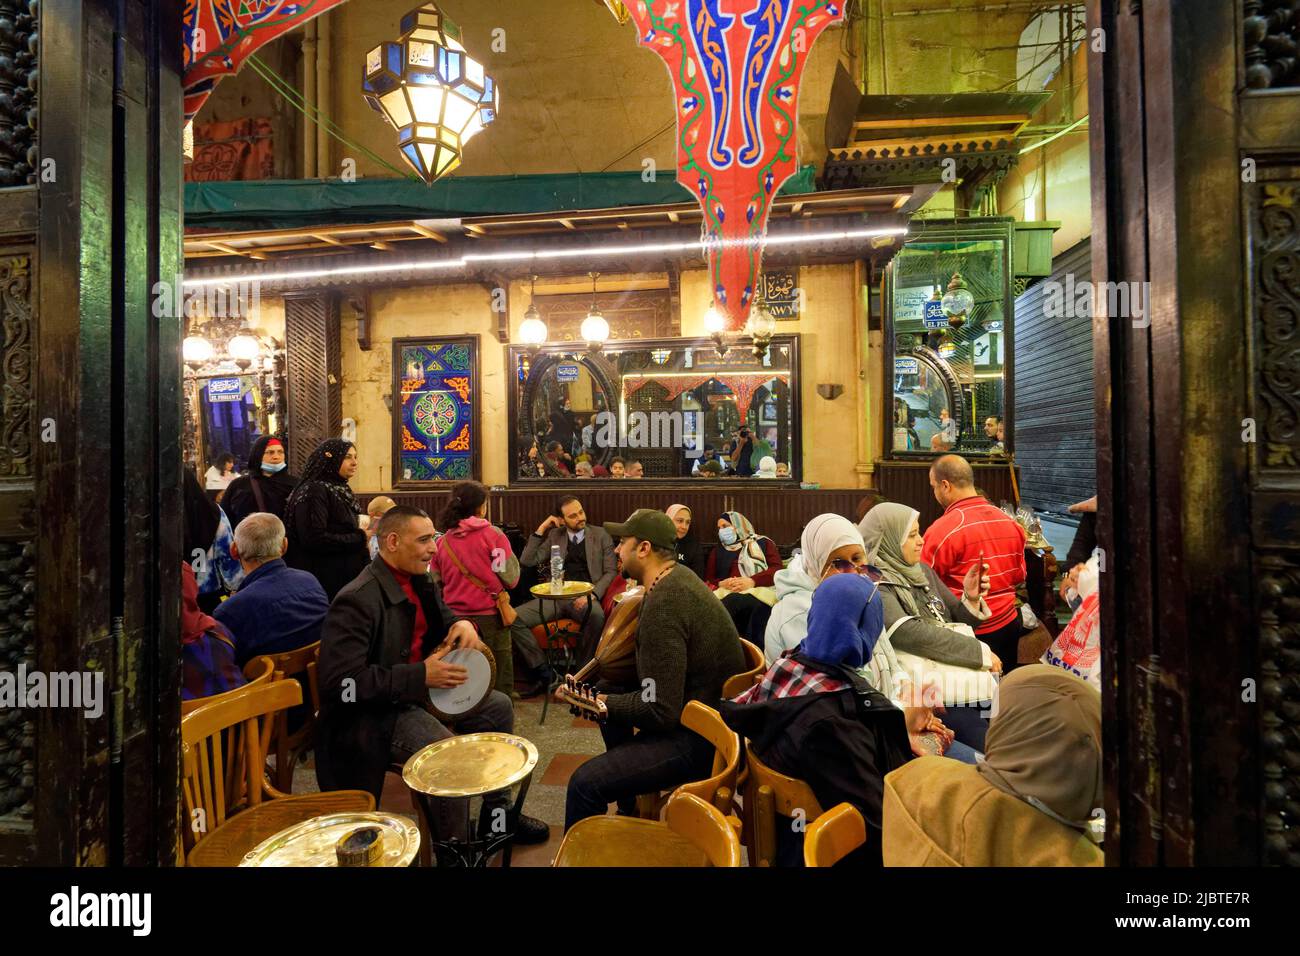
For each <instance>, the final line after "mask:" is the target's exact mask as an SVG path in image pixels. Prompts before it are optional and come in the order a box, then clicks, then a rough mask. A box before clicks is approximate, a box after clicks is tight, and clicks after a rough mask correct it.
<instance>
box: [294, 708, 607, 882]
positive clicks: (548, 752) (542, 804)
mask: <svg viewBox="0 0 1300 956" xmlns="http://www.w3.org/2000/svg"><path fill="white" fill-rule="evenodd" d="M541 715H542V700H541V698H540V697H535V698H531V699H529V700H525V701H516V702H515V733H516V734H518V735H519V736H520V737H523V738H525V739H527V740H529V741H531V742H532V743H533V745H534V746H535V747H537V767H536V769H535V770H534V771H533V777H532V783H531V784H530V786H529V789H528V797H527V799H526V800H525V801H524V812H525V813H527V814H528V815H529V816H533V817H536V818H537V819H539V820H541V821H543V822H544V823H547V824H549V825H550V828H551V838H550V839H549V840H548V841H547V842H546V843H543V844H537V845H534V846H519V847H516V848H515V851H514V855H513V857H512V859H511V866H550V865H551V860H552V859H554V857H555V852H556V850H558V849H559V846H560V840H561V838H562V837H563V835H564V798H565V792H566V790H567V787H568V783H569V777H570V776H571V775H572V774H573V772H574V771H575V770H576V769H577V768H578V767H580V766H582V764H583V763H585V762H586V761H587V760H589V759H591V757H592V756H594V755H596V754H599V753H604V751H605V745H604V742H603V741H602V740H601V739H600V731H599V730H598V729H597V727H596V724H594V723H593V722H592V721H590V720H584V719H582V718H578V717H574V716H573V715H571V714H570V713H569V711H568V709H567V708H565V707H559V706H556V705H554V704H552V705H551V706H550V708H548V710H547V713H546V723H544V724H540V723H538V721H539V720H540V718H541ZM314 766H315V765H314V763H313V762H312V761H311V758H310V757H308V760H307V762H305V763H303V764H300V765H299V766H298V767H297V768H296V770H295V771H294V786H293V790H294V793H311V792H314V791H315V790H317V786H316V771H315V769H314ZM379 806H380V809H382V810H385V811H387V812H389V813H400V814H404V815H407V816H410V817H412V818H414V816H415V810H414V808H413V806H412V804H411V795H410V792H409V791H408V790H407V788H406V784H404V783H403V782H402V778H401V777H400V776H398V775H397V774H391V773H390V774H388V776H387V777H385V779H384V790H383V793H382V794H381V799H380V802H379ZM494 865H500V857H499V856H498V857H497V858H496V859H495V860H494Z"/></svg>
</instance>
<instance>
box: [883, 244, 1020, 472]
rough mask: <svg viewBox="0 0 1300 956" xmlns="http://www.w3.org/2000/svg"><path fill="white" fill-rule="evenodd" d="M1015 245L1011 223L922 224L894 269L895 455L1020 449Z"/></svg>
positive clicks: (891, 446) (889, 409) (891, 425)
mask: <svg viewBox="0 0 1300 956" xmlns="http://www.w3.org/2000/svg"><path fill="white" fill-rule="evenodd" d="M1013 247H1014V224H1013V221H1012V220H1010V219H971V220H957V221H952V220H949V221H944V222H923V223H914V224H913V226H912V232H911V236H910V238H909V239H908V241H907V243H906V245H904V247H903V249H902V251H900V252H899V254H898V255H897V256H896V257H895V259H894V260H893V262H891V263H890V265H889V268H888V270H887V272H886V283H885V302H886V306H887V326H886V329H887V333H886V342H887V345H888V347H889V348H890V354H889V356H888V364H887V366H886V368H887V373H886V377H887V382H888V388H887V394H888V395H889V401H888V403H887V405H886V414H887V415H888V420H887V422H886V430H885V435H886V444H887V448H888V454H889V456H890V457H908V456H913V455H916V456H929V455H935V454H941V453H943V452H948V451H955V452H958V453H960V454H963V455H976V456H980V455H996V454H1000V453H1003V452H1006V451H1009V450H1010V449H1011V442H1010V438H1009V436H1010V434H1011V428H1010V422H1009V420H1008V411H1009V409H1010V408H1011V395H1012V388H1013V382H1012V375H1011V368H1012V327H1011V326H1012V316H1013V309H1012V292H1011V290H1012V283H1011V278H1012V276H1011V270H1012V261H1011V256H1012V252H1013ZM954 277H955V278H954Z"/></svg>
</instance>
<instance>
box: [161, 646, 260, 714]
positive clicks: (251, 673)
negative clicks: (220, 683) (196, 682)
mask: <svg viewBox="0 0 1300 956" xmlns="http://www.w3.org/2000/svg"><path fill="white" fill-rule="evenodd" d="M265 660H266V658H262V657H254V658H253V659H252V660H251V661H249V662H248V663H247V664H245V665H244V679H245V680H246V681H247V683H245V684H244V686H243V687H236V688H235V689H234V690H228V691H226V692H225V693H224V694H213V695H212V696H211V697H195V698H194V699H193V700H183V701H181V716H182V717H184V716H186V715H187V714H192V713H194V711H196V710H198V709H199V708H200V707H203V706H206V705H207V704H211V703H213V702H214V701H218V700H225V699H227V698H229V697H231V696H232V695H234V694H238V693H239V692H240V691H242V690H246V689H247V688H248V687H250V686H251V685H253V684H265V683H269V682H270V680H271V674H272V672H273V671H274V670H275V668H274V667H268V666H267V665H266V664H265V663H261V664H257V666H256V667H254V666H253V665H254V663H256V662H258V661H265Z"/></svg>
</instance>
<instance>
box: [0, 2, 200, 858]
mask: <svg viewBox="0 0 1300 956" xmlns="http://www.w3.org/2000/svg"><path fill="white" fill-rule="evenodd" d="M35 6H36V5H35V4H32V5H30V6H29V4H27V3H13V2H5V3H0V54H3V57H4V58H5V59H6V60H8V62H9V63H10V64H11V68H9V69H6V70H5V71H3V75H2V76H0V88H3V92H4V94H5V95H4V96H3V97H0V186H7V187H9V188H3V189H0V213H2V214H0V231H2V232H3V235H0V315H2V316H3V330H4V350H3V363H0V375H2V376H3V386H4V387H3V406H4V412H3V422H4V427H3V432H2V433H0V670H4V671H10V672H13V671H16V670H17V669H18V667H19V666H22V667H24V668H26V669H27V670H28V671H29V672H31V671H41V672H43V673H44V674H45V675H46V676H47V678H49V677H51V676H52V675H55V674H68V675H72V676H74V677H75V678H76V681H77V683H78V684H80V685H81V686H80V689H82V690H89V691H90V697H94V696H95V694H94V690H95V685H96V683H97V682H100V683H99V688H100V689H101V690H102V694H101V695H99V696H98V699H97V700H94V701H93V704H92V700H91V699H89V698H83V699H82V700H81V704H82V706H80V707H73V706H67V704H68V703H69V701H68V700H59V701H49V700H47V702H46V703H47V704H49V703H59V704H62V705H63V706H31V705H29V706H27V707H26V708H25V709H18V708H8V709H3V710H0V863H6V864H13V863H40V864H46V865H64V866H66V865H72V864H135V865H142V864H157V863H160V862H164V863H165V862H170V861H171V859H172V856H173V849H174V847H175V845H176V815H177V787H176V780H177V774H178V770H179V764H178V758H179V739H178V738H179V703H178V701H179V696H180V690H179V667H178V662H179V645H180V639H179V623H178V619H179V602H180V598H179V591H180V575H179V568H180V560H181V559H180V550H181V549H180V524H179V479H180V448H179V436H180V394H179V384H180V338H181V334H180V328H181V324H180V321H179V320H178V319H177V318H176V316H175V315H174V314H170V313H174V311H175V310H174V309H173V310H169V311H168V310H165V311H166V312H167V314H164V315H162V316H156V315H155V314H154V309H153V302H154V289H155V286H156V284H157V283H159V282H163V283H167V284H168V285H169V286H174V284H175V282H176V279H177V274H178V272H179V270H180V263H181V249H180V217H181V155H180V139H181V96H180V80H179V71H180V49H181V47H180V43H181V38H180V23H181V20H180V16H181V14H180V3H178V2H162V3H157V4H151V3H145V2H143V0H120V2H107V0H87V2H80V0H42V2H41V3H40V5H39V7H38V8H37V10H36V16H35V17H33V16H32V15H31V14H32V7H35ZM118 37H120V43H119V42H115V40H116V38H118ZM37 51H39V54H40V55H39V62H37V57H36V56H35V53H36V52H37ZM10 69H12V71H13V72H10ZM33 74H34V76H33ZM34 120H35V122H33V121H34ZM37 129H38V130H39V143H38V142H37V140H36V138H35V135H34V131H35V130H37ZM87 677H88V678H89V681H87V680H86V678H87ZM58 683H59V684H61V685H62V687H63V689H64V690H65V691H66V690H68V689H69V687H70V684H71V682H70V681H69V682H63V681H59V682H58ZM51 686H53V682H52V683H51ZM96 710H97V711H98V712H95V711H96Z"/></svg>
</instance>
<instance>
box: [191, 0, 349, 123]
mask: <svg viewBox="0 0 1300 956" xmlns="http://www.w3.org/2000/svg"><path fill="white" fill-rule="evenodd" d="M346 2H347V0H185V7H184V31H185V32H184V43H185V50H184V57H185V59H184V65H185V79H184V84H185V121H186V122H187V123H188V122H189V121H190V120H192V119H194V116H195V114H197V113H198V111H199V110H200V109H201V108H202V107H203V104H204V103H205V102H206V101H207V99H208V97H209V96H210V95H211V94H212V91H213V89H215V88H216V85H217V83H219V82H220V81H221V78H222V77H223V76H231V75H233V74H235V73H238V72H239V68H240V67H241V66H243V65H244V61H245V60H246V59H248V57H249V56H251V55H252V54H253V53H255V52H256V51H257V50H258V49H260V48H261V47H263V46H265V45H266V44H267V43H270V42H271V41H272V40H275V39H278V38H280V37H281V36H283V35H284V34H286V33H288V32H289V31H290V30H295V29H297V28H298V27H300V26H302V25H303V24H304V23H306V22H307V21H309V20H312V19H314V18H315V17H318V16H320V15H321V14H322V13H325V12H326V11H327V10H329V9H330V8H331V7H337V6H338V5H339V4H342V3H346Z"/></svg>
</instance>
